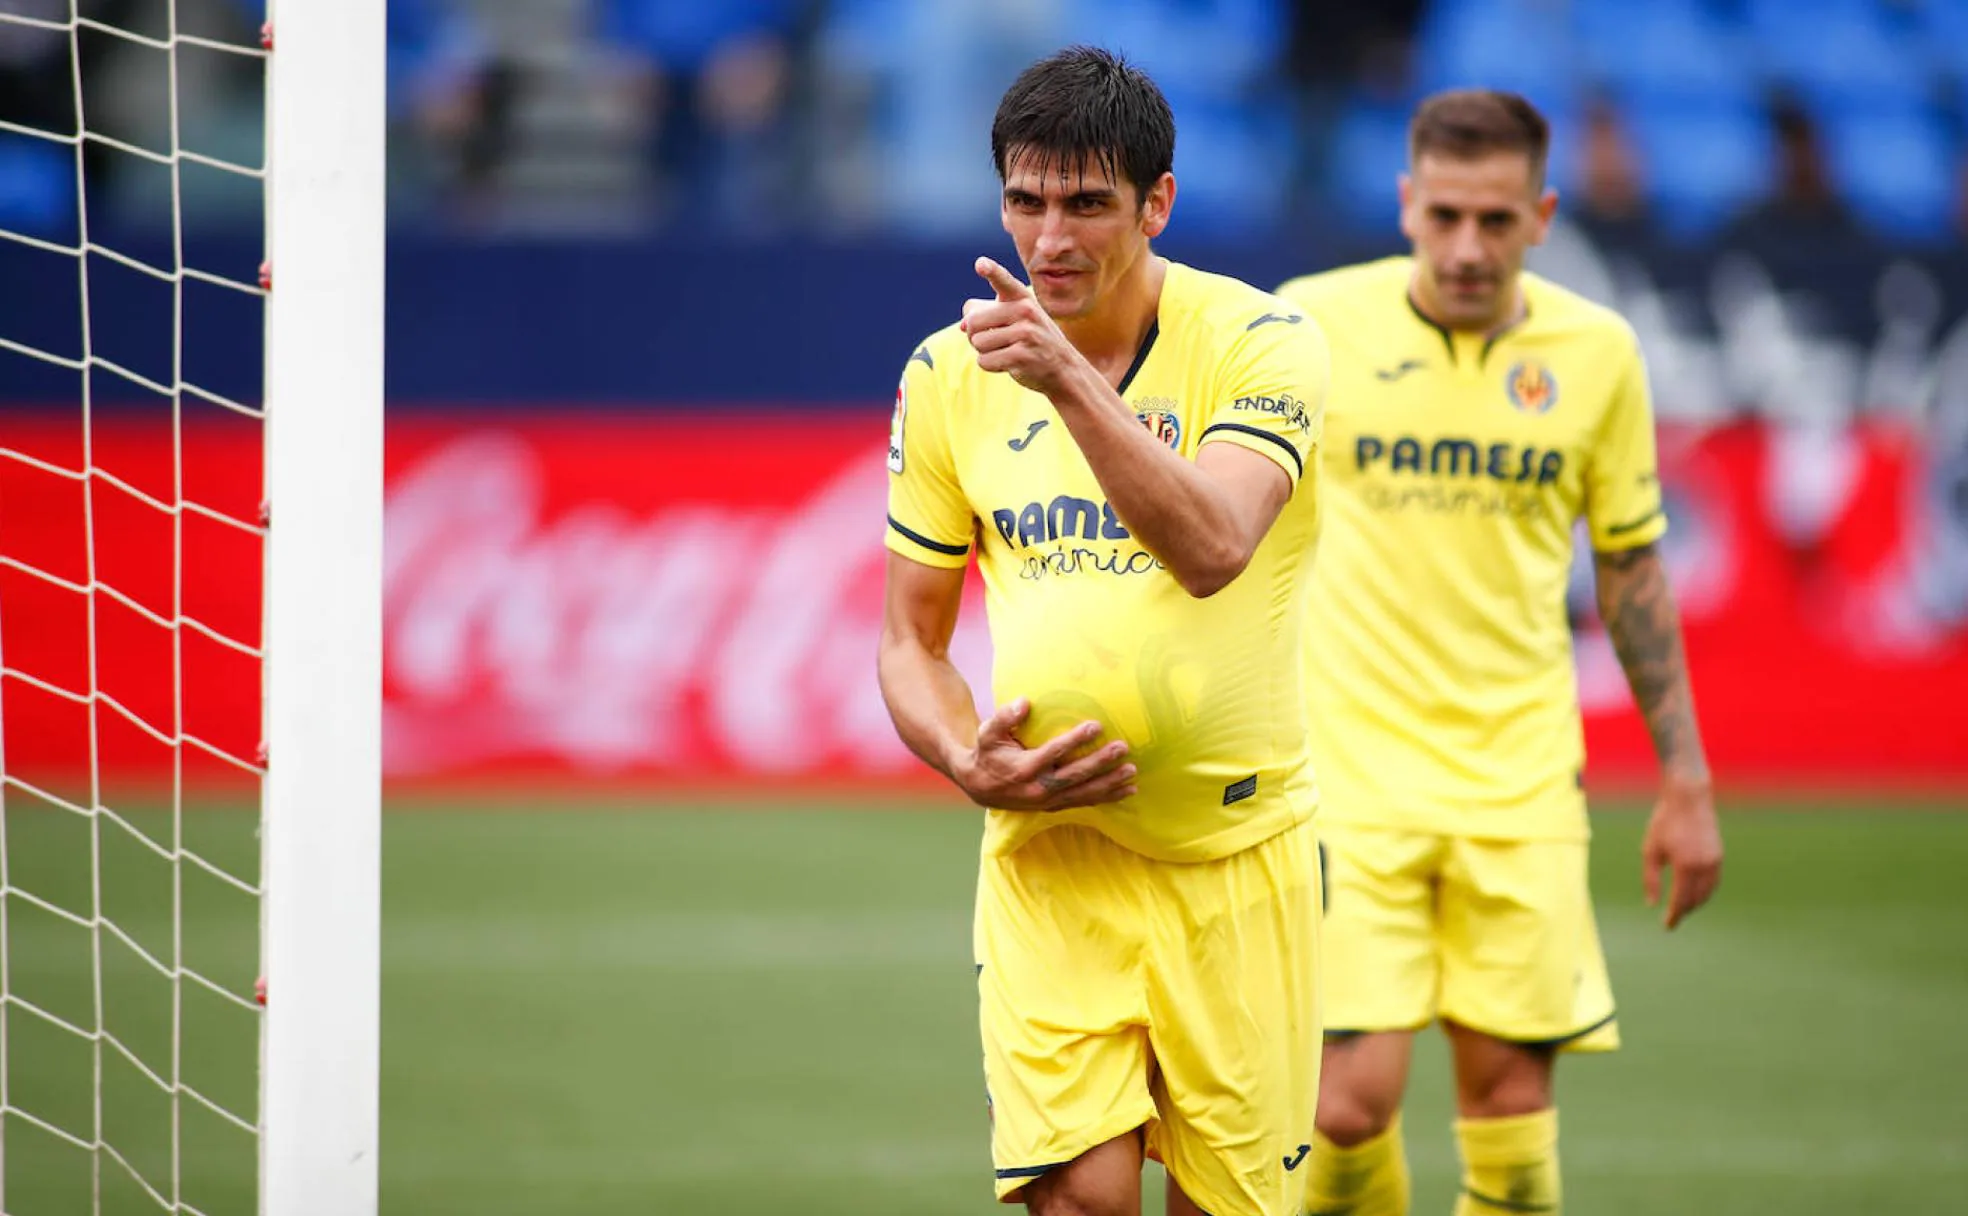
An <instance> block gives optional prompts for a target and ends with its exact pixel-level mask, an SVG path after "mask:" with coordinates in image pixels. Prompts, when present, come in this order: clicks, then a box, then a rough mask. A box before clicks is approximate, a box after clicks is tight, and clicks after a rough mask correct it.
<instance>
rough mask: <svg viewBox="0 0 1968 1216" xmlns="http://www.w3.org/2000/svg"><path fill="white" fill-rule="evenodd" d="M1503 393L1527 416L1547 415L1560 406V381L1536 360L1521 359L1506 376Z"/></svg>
mask: <svg viewBox="0 0 1968 1216" xmlns="http://www.w3.org/2000/svg"><path fill="white" fill-rule="evenodd" d="M1503 391H1504V392H1505V393H1507V394H1508V395H1509V397H1510V404H1512V405H1514V406H1516V407H1517V408H1518V409H1520V410H1522V411H1523V412H1524V413H1526V414H1545V413H1549V412H1550V411H1551V407H1552V406H1554V405H1556V404H1558V381H1557V380H1556V379H1554V378H1553V377H1552V375H1551V370H1550V369H1549V368H1547V367H1545V365H1544V364H1542V363H1540V362H1538V361H1537V360H1536V359H1520V360H1518V361H1517V362H1515V363H1513V364H1511V365H1510V371H1509V372H1507V373H1506V374H1505V375H1504V378H1503Z"/></svg>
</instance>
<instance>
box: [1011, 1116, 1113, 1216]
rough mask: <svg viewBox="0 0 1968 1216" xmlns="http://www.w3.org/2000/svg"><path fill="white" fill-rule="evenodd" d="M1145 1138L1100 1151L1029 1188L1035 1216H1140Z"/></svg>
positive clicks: (1088, 1153) (1085, 1155)
mask: <svg viewBox="0 0 1968 1216" xmlns="http://www.w3.org/2000/svg"><path fill="white" fill-rule="evenodd" d="M1141 1160H1142V1157H1141V1133H1140V1132H1139V1131H1132V1132H1128V1133H1126V1134H1125V1135H1121V1136H1116V1137H1115V1138H1114V1139H1112V1140H1109V1141H1107V1142H1106V1143H1105V1144H1100V1145H1096V1146H1094V1147H1093V1148H1091V1149H1088V1150H1087V1151H1086V1152H1084V1153H1082V1154H1080V1155H1079V1156H1078V1157H1075V1158H1074V1159H1073V1160H1072V1161H1070V1162H1068V1163H1067V1164H1065V1165H1063V1166H1060V1167H1059V1168H1058V1169H1056V1170H1052V1171H1050V1172H1048V1173H1046V1174H1045V1175H1044V1176H1042V1177H1040V1178H1037V1179H1035V1180H1034V1181H1033V1182H1032V1183H1031V1185H1029V1186H1027V1187H1026V1188H1025V1194H1024V1196H1023V1198H1024V1200H1025V1207H1026V1210H1027V1211H1029V1212H1031V1213H1032V1216H1136V1214H1137V1213H1139V1212H1140V1211H1141Z"/></svg>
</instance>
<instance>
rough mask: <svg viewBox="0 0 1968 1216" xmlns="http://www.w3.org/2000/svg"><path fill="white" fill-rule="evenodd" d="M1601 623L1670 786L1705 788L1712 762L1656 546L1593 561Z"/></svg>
mask: <svg viewBox="0 0 1968 1216" xmlns="http://www.w3.org/2000/svg"><path fill="white" fill-rule="evenodd" d="M1594 565H1595V570H1596V574H1597V581H1598V592H1599V616H1600V619H1601V620H1602V621H1604V622H1605V626H1606V634H1607V636H1608V637H1609V638H1611V639H1612V643H1613V650H1614V652H1615V653H1617V654H1618V655H1619V661H1620V667H1621V668H1623V669H1624V670H1625V672H1626V682H1627V684H1628V686H1629V687H1631V688H1632V690H1633V699H1634V702H1635V703H1636V704H1637V705H1638V706H1639V707H1640V713H1641V716H1642V717H1644V718H1645V719H1646V722H1647V731H1648V733H1649V734H1650V735H1652V736H1653V741H1654V753H1655V755H1657V756H1659V757H1660V764H1661V770H1662V772H1663V773H1664V774H1665V775H1666V776H1667V778H1668V779H1669V780H1674V781H1680V782H1685V783H1692V784H1701V785H1706V784H1707V783H1708V780H1709V771H1708V757H1707V755H1706V754H1705V753H1704V751H1703V748H1702V741H1701V728H1700V726H1699V725H1698V724H1697V722H1696V720H1695V697H1694V689H1693V686H1692V685H1691V683H1690V681H1689V679H1688V661H1687V655H1686V652H1685V651H1684V649H1683V647H1682V642H1681V617H1680V613H1679V611H1678V610H1677V609H1676V607H1675V603H1674V591H1673V588H1672V587H1670V586H1669V585H1668V580H1667V568H1666V566H1665V565H1664V564H1663V563H1662V561H1661V556H1660V550H1659V548H1658V547H1657V546H1655V545H1642V546H1640V547H1639V548H1635V549H1629V550H1625V551H1623V552H1618V553H1599V554H1595V555H1594Z"/></svg>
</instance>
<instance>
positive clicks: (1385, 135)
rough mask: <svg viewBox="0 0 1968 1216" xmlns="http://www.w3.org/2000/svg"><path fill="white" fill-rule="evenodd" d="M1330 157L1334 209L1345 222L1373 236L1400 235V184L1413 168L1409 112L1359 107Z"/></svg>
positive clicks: (1351, 110) (1344, 120)
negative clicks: (1398, 186) (1403, 174)
mask: <svg viewBox="0 0 1968 1216" xmlns="http://www.w3.org/2000/svg"><path fill="white" fill-rule="evenodd" d="M1329 155H1330V157H1331V159H1330V161H1329V163H1328V165H1327V174H1326V177H1327V183H1328V189H1329V190H1330V191H1331V197H1330V198H1329V199H1328V204H1329V205H1330V206H1331V207H1332V209H1333V210H1334V211H1335V212H1337V213H1338V214H1339V216H1340V217H1341V218H1342V219H1343V220H1345V221H1346V222H1348V223H1351V224H1356V225H1359V226H1361V227H1363V228H1366V229H1369V230H1371V231H1374V232H1377V233H1378V232H1386V233H1392V232H1394V231H1396V228H1397V225H1398V223H1399V218H1400V203H1399V201H1398V199H1397V196H1396V193H1395V183H1396V182H1397V181H1398V180H1399V179H1400V176H1401V174H1402V173H1405V172H1406V171H1407V168H1408V110H1407V107H1405V106H1388V105H1379V104H1375V103H1373V102H1368V101H1356V102H1354V104H1353V105H1351V106H1349V107H1348V108H1347V110H1346V112H1345V114H1344V115H1343V116H1342V117H1341V118H1340V120H1339V124H1338V126H1337V127H1336V128H1335V129H1334V131H1333V136H1332V143H1331V148H1330V153H1329Z"/></svg>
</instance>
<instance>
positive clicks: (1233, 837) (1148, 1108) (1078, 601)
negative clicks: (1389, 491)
mask: <svg viewBox="0 0 1968 1216" xmlns="http://www.w3.org/2000/svg"><path fill="white" fill-rule="evenodd" d="M1173 143H1174V124H1173V118H1172V115H1171V114H1170V113H1169V110H1168V106H1167V103H1166V101H1165V100H1164V99H1163V98H1162V97H1161V94H1160V92H1159V90H1157V89H1155V87H1154V85H1153V83H1152V82H1150V81H1149V80H1148V79H1147V77H1146V76H1144V75H1142V74H1141V73H1140V72H1139V71H1138V70H1136V69H1133V68H1131V67H1129V66H1127V65H1125V64H1124V63H1121V62H1120V61H1119V60H1117V59H1116V58H1115V57H1113V56H1111V55H1108V54H1106V53H1104V52H1100V51H1097V50H1091V49H1086V48H1074V49H1071V50H1067V51H1063V52H1061V53H1060V54H1058V55H1055V56H1052V57H1050V58H1048V59H1045V60H1042V61H1040V62H1039V63H1038V64H1035V65H1033V67H1031V68H1030V69H1028V70H1027V71H1026V72H1025V73H1024V74H1022V75H1021V76H1020V77H1019V78H1018V80H1017V81H1016V82H1014V83H1013V85H1012V87H1011V88H1010V90H1008V91H1007V93H1006V94H1005V97H1004V99H1003V101H1002V102H1001V103H1000V106H999V110H998V115H997V119H996V122H995V123H994V126H993V137H992V145H993V152H994V155H995V157H996V160H997V164H998V169H999V173H1000V176H1001V177H1002V179H1003V183H1004V196H1003V214H1004V221H1005V227H1006V229H1007V230H1008V231H1009V232H1010V233H1011V235H1012V238H1013V240H1014V242H1015V243H1016V244H1017V246H1018V253H1019V257H1020V259H1021V260H1022V261H1023V263H1024V265H1025V268H1026V270H1027V272H1028V273H1029V274H1030V276H1031V285H1030V286H1029V287H1028V286H1026V285H1025V284H1024V283H1021V282H1019V281H1018V280H1017V279H1015V278H1013V277H1012V276H1011V275H1010V274H1009V273H1008V272H1007V271H1005V270H1004V269H1003V268H1001V267H999V266H998V265H997V264H996V263H993V262H991V261H989V260H988V259H980V260H979V262H978V272H979V274H980V275H982V276H983V277H984V278H985V279H986V281H987V282H988V283H989V285H990V287H991V289H992V290H993V292H994V293H995V295H996V298H995V299H993V300H972V301H970V302H969V303H967V304H966V305H965V306H964V309H963V313H962V318H963V319H962V320H961V321H960V322H959V323H958V324H956V325H954V326H951V327H948V328H945V329H943V330H941V331H939V332H937V333H935V334H933V335H932V336H931V337H930V338H929V339H928V340H927V341H925V342H924V343H923V344H922V346H921V347H920V348H919V349H918V350H917V351H916V352H915V354H914V355H913V356H912V357H911V358H910V359H909V360H908V361H907V364H906V367H905V370H904V374H903V380H902V384H901V387H900V389H899V390H898V392H897V396H896V411H895V417H894V422H893V424H892V426H891V430H890V437H889V458H888V467H889V472H890V491H889V517H888V523H887V544H888V548H889V551H890V559H889V563H888V573H887V592H886V601H885V607H884V622H883V640H882V648H881V654H880V664H879V671H880V677H881V685H882V692H883V696H884V698H885V700H886V702H887V704H888V707H889V710H890V713H891V714H892V715H893V717H894V719H895V722H896V727H897V730H898V732H899V733H900V734H901V736H902V738H903V739H904V741H905V742H907V743H908V744H909V746H910V747H911V748H912V749H913V750H914V751H915V752H916V754H917V755H919V756H921V757H922V758H923V759H924V760H925V761H926V762H927V763H929V764H931V765H933V766H934V767H936V768H937V769H938V770H939V771H941V772H943V773H944V774H945V775H946V776H948V777H949V778H950V779H951V780H952V781H953V782H954V783H955V784H956V785H957V786H958V787H959V788H961V789H962V790H963V791H964V793H965V794H966V795H968V796H969V797H970V798H971V799H972V800H973V801H975V802H977V803H979V804H980V805H982V806H984V807H985V808H987V809H986V812H985V837H984V846H983V856H982V857H981V859H980V863H979V870H978V882H977V904H976V918H975V933H974V949H975V962H976V966H977V988H978V1002H979V1015H980V1026H979V1028H980V1031H981V1037H982V1043H983V1049H984V1052H983V1054H984V1076H985V1083H986V1087H987V1091H988V1095H989V1101H990V1104H991V1112H992V1135H991V1150H992V1156H993V1158H994V1163H995V1170H996V1186H997V1193H998V1196H999V1197H1000V1198H1001V1199H1004V1200H1007V1201H1014V1200H1022V1201H1024V1202H1025V1203H1026V1204H1027V1205H1028V1206H1029V1207H1030V1208H1031V1209H1032V1210H1033V1211H1034V1212H1036V1213H1039V1214H1040V1216H1056V1214H1063V1213H1072V1214H1074V1216H1120V1214H1121V1213H1129V1214H1130V1216H1132V1214H1136V1213H1139V1212H1140V1211H1141V1195H1140V1189H1141V1169H1142V1160H1143V1158H1144V1156H1150V1157H1155V1158H1158V1159H1160V1160H1161V1161H1162V1162H1163V1163H1164V1164H1165V1165H1166V1166H1167V1167H1168V1179H1169V1182H1170V1190H1169V1193H1168V1196H1167V1203H1168V1211H1169V1212H1170V1213H1171V1214H1172V1216H1196V1214H1197V1213H1203V1212H1207V1213H1209V1214H1210V1216H1299V1213H1300V1211H1301V1209H1302V1199H1303V1195H1304V1185H1303V1181H1304V1178H1305V1173H1304V1165H1305V1162H1306V1160H1307V1157H1308V1154H1309V1153H1310V1151H1311V1140H1312V1126H1313V1119H1314V1111H1313V1108H1314V1104H1315V1099H1316V1095H1317V1085H1318V1070H1319V1062H1320V1054H1319V1047H1318V1044H1319V1032H1320V1018H1319V1006H1318V987H1317V970H1316V956H1315V948H1316V938H1317V934H1318V929H1319V919H1318V918H1319V859H1318V851H1317V845H1316V840H1315V838H1314V836H1313V830H1312V826H1311V819H1312V815H1313V810H1314V807H1315V805H1316V801H1317V788H1316V783H1315V781H1314V778H1313V773H1312V769H1311V765H1310V763H1309V747H1308V742H1307V724H1306V719H1307V704H1308V702H1307V698H1306V695H1305V689H1304V686H1303V683H1302V679H1303V672H1302V669H1301V665H1300V664H1299V662H1298V661H1297V660H1298V655H1299V654H1300V653H1301V652H1302V650H1303V648H1304V645H1305V634H1306V622H1305V611H1306V606H1307V596H1308V587H1309V582H1310V570H1311V566H1312V562H1313V560H1314V554H1315V550H1316V547H1317V539H1318V533H1319V519H1320V516H1319V500H1318V494H1317V487H1318V485H1319V478H1320V469H1321V465H1320V463H1319V460H1318V443H1319V430H1320V413H1321V408H1322V404H1323V400H1324V396H1325V379H1326V370H1327V369H1326V354H1325V346H1324V343H1323V341H1322V340H1321V338H1320V335H1319V332H1318V329H1317V327H1316V326H1314V325H1313V324H1311V323H1310V322H1309V321H1308V319H1307V318H1306V317H1305V316H1304V314H1303V313H1302V312H1299V311H1297V310H1294V309H1291V308H1289V307H1287V306H1286V305H1285V304H1284V302H1283V301H1281V300H1279V299H1278V298H1277V297H1275V296H1272V295H1270V294H1268V293H1265V292H1262V291H1259V290H1257V289H1256V288H1253V287H1250V286H1248V285H1246V284H1243V283H1240V282H1236V281H1234V280H1231V279H1227V278H1223V277H1220V276H1217V275H1211V274H1206V273H1204V272H1202V271H1199V270H1195V269H1192V268H1190V267H1187V266H1182V265H1178V264H1176V263H1172V262H1169V261H1167V260H1165V259H1162V258H1159V257H1156V256H1155V255H1154V254H1153V253H1152V251H1151V250H1150V248H1149V245H1148V241H1149V239H1150V238H1152V237H1154V236H1156V235H1158V234H1159V233H1160V232H1161V231H1162V228H1163V225H1164V224H1165V223H1166V222H1167V217H1168V214H1169V208H1170V206H1171V204H1172V202H1173V200H1174V198H1175V179H1174V176H1173V174H1172V173H1170V172H1169V165H1170V163H1171V161H1172V157H1173ZM973 560H974V561H975V562H976V563H977V564H978V566H979V567H980V568H981V570H982V571H983V575H984V580H985V586H986V605H985V606H986V611H987V614H988V617H989V622H990V632H991V640H992V646H993V651H994V655H995V665H994V670H993V672H992V678H991V684H992V693H993V698H992V699H993V702H994V703H995V704H996V705H997V706H998V708H997V709H996V710H994V711H993V712H991V713H990V714H988V715H985V716H984V717H983V719H982V721H980V720H979V718H980V716H979V713H978V711H977V710H976V709H975V708H974V706H973V694H972V692H971V690H970V689H969V687H968V686H967V685H966V683H965V682H964V679H963V677H962V675H961V674H960V673H958V672H957V671H956V670H955V668H954V667H953V666H952V665H951V664H950V662H949V658H948V644H949V638H950V630H951V628H952V626H953V624H954V621H955V616H956V612H957V607H958V604H959V602H960V600H961V596H962V587H963V572H964V570H965V569H966V567H967V566H968V565H969V563H970V562H972V561H973Z"/></svg>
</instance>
